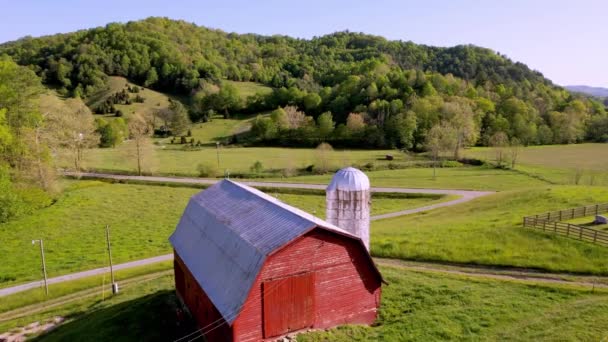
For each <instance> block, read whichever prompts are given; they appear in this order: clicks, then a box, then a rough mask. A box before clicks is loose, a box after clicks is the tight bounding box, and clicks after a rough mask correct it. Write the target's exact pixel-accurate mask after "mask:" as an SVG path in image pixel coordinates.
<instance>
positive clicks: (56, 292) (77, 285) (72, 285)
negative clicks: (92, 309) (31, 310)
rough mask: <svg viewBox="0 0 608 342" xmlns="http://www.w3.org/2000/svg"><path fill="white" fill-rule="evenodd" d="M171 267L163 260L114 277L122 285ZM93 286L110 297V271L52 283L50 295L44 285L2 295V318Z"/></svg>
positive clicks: (120, 272)
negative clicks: (24, 308) (132, 279)
mask: <svg viewBox="0 0 608 342" xmlns="http://www.w3.org/2000/svg"><path fill="white" fill-rule="evenodd" d="M171 269H173V262H172V261H163V262H159V263H156V264H150V265H146V266H139V267H133V268H129V269H125V270H119V271H115V272H114V279H115V280H116V282H118V283H119V286H120V283H122V282H123V281H125V280H128V279H131V278H136V277H139V276H142V275H146V274H150V273H155V272H160V271H165V270H171ZM102 286H103V289H105V290H104V291H102ZM92 288H93V289H95V290H94V291H95V292H97V293H98V294H99V296H98V297H99V298H106V297H110V295H111V293H112V289H111V281H110V274H109V272H108V273H107V274H103V275H98V276H92V277H87V278H82V279H78V280H72V281H68V282H63V283H58V284H50V285H49V295H48V296H46V295H45V292H44V287H42V286H41V287H40V288H37V289H31V290H27V291H23V292H19V293H16V294H13V295H9V296H4V297H0V304H1V305H0V320H1V319H2V315H1V313H3V312H7V311H11V310H14V309H16V308H22V307H24V306H29V305H34V304H41V305H46V304H47V303H48V301H51V300H53V299H56V298H60V297H63V296H66V295H69V294H72V293H74V292H79V291H83V290H88V289H92Z"/></svg>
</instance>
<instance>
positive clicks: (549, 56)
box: [0, 0, 608, 87]
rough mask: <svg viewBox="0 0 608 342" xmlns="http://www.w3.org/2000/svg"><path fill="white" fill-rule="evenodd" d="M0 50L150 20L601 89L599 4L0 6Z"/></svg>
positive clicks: (178, 0)
mask: <svg viewBox="0 0 608 342" xmlns="http://www.w3.org/2000/svg"><path fill="white" fill-rule="evenodd" d="M0 5H1V6H0V8H1V9H2V10H1V11H0V42H4V41H8V40H14V39H17V38H20V37H23V36H26V35H31V36H40V35H45V34H52V33H59V32H70V31H74V30H78V29H83V28H90V27H96V26H101V25H105V24H106V23H108V22H116V21H118V22H126V21H129V20H137V19H142V18H146V17H149V16H166V17H169V18H173V19H184V20H186V21H189V22H194V23H196V24H198V25H203V26H207V27H212V28H219V29H222V30H224V31H228V32H239V33H247V32H253V33H259V34H286V35H290V36H295V37H303V38H310V37H313V36H320V35H323V34H328V33H331V32H335V31H341V30H347V29H348V30H350V31H356V32H365V33H370V34H376V35H381V36H384V37H387V38H389V39H401V40H411V41H413V42H415V43H421V44H427V45H436V46H453V45H457V44H468V43H471V44H475V45H479V46H484V47H488V48H491V49H493V50H496V51H499V52H500V53H503V54H506V55H507V56H509V57H510V58H511V59H513V60H516V61H520V62H523V63H526V64H527V65H529V66H530V67H531V68H533V69H536V70H539V71H541V72H542V73H543V74H544V75H545V76H547V77H548V78H550V79H552V80H553V81H554V82H556V83H558V84H561V85H570V84H586V85H591V86H603V87H608V64H607V61H608V20H606V19H607V18H608V1H607V0H485V1H483V0H401V1H399V0H375V1H372V0H369V1H363V0H350V1H342V0H300V1H297V2H296V1H288V0H257V1H255V0H214V1H206V0H192V1H182V0H172V1H160V0H147V1H139V0H138V1H135V0H104V1H93V0H89V1H86V0H82V1H77V0H0Z"/></svg>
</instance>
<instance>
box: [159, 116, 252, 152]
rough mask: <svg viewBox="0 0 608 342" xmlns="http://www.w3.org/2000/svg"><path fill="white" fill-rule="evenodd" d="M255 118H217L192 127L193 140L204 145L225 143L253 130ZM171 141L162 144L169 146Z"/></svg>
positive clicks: (176, 146) (164, 141)
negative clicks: (235, 136) (233, 136)
mask: <svg viewBox="0 0 608 342" xmlns="http://www.w3.org/2000/svg"><path fill="white" fill-rule="evenodd" d="M254 118H255V117H254V116H249V117H244V118H233V119H223V118H220V117H219V116H216V117H214V118H213V120H211V121H209V122H204V123H196V124H194V125H192V130H191V131H192V139H194V141H195V142H198V141H200V142H201V143H202V144H215V143H216V142H220V143H223V141H224V140H225V139H228V138H230V137H231V136H232V135H234V134H237V133H240V132H244V131H247V130H249V129H250V128H251V121H252V120H253V119H254ZM170 140H171V139H162V143H164V144H167V141H170ZM167 147H174V148H181V146H180V145H174V146H171V145H168V146H167ZM214 147H215V146H214Z"/></svg>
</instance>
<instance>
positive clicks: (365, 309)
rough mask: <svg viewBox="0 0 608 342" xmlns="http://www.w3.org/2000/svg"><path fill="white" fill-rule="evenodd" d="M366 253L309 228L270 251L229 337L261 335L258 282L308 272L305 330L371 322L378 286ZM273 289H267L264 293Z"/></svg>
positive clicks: (259, 337)
mask: <svg viewBox="0 0 608 342" xmlns="http://www.w3.org/2000/svg"><path fill="white" fill-rule="evenodd" d="M366 254H367V253H366V252H365V250H363V249H362V248H360V246H359V245H358V244H357V243H356V241H353V240H350V239H343V238H341V237H340V236H339V235H337V234H335V233H332V232H329V231H325V230H323V229H314V230H312V231H311V232H309V233H307V234H305V235H303V236H302V237H300V238H298V239H297V240H295V241H294V242H292V243H291V244H289V245H288V246H286V247H285V248H283V249H281V250H279V251H277V252H276V253H275V254H273V255H271V256H270V257H269V258H268V259H267V260H266V262H265V264H264V266H263V268H262V270H261V272H260V274H259V275H258V277H257V279H256V281H255V283H254V285H253V286H252V289H251V292H250V293H249V295H248V297H247V301H246V302H245V305H244V307H243V310H242V311H241V314H240V315H239V317H238V318H237V320H236V321H235V322H234V327H233V334H234V340H238V341H259V340H262V339H264V338H271V337H272V336H265V331H264V326H263V325H261V324H260V322H263V321H264V307H263V306H264V298H266V296H267V295H268V292H265V288H264V284H265V283H267V282H269V281H279V282H280V281H281V280H284V279H287V278H289V277H292V276H301V275H306V274H312V275H313V278H314V318H313V322H312V325H311V326H310V328H314V329H323V328H328V327H332V326H335V325H339V324H345V323H349V324H371V323H373V322H374V320H375V319H376V317H377V308H378V307H379V305H380V294H381V286H380V285H381V284H380V280H379V279H378V277H377V275H376V273H375V272H374V270H373V268H370V267H369V266H368V265H367V262H368V260H367V255H366ZM273 290H276V287H274V288H271V289H270V292H272V291H273Z"/></svg>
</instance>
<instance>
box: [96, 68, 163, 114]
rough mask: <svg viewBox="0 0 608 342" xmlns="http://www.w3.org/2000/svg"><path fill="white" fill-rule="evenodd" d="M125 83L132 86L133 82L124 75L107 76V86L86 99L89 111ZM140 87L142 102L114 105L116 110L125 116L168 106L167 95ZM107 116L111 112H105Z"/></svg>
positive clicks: (133, 95)
mask: <svg viewBox="0 0 608 342" xmlns="http://www.w3.org/2000/svg"><path fill="white" fill-rule="evenodd" d="M127 85H130V86H134V84H133V83H130V82H128V81H127V80H126V79H125V78H124V77H117V76H111V77H109V78H108V84H107V86H108V87H107V88H106V89H103V90H100V91H98V92H96V93H95V94H93V95H91V96H90V97H89V98H88V99H87V105H88V106H89V108H91V111H93V112H94V111H95V108H97V107H98V106H99V105H101V104H102V103H103V102H104V101H105V100H106V99H107V98H108V97H109V96H111V95H112V94H114V93H116V92H119V91H122V90H123V89H125V87H126V86H127ZM138 87H139V88H140V92H139V93H138V94H139V95H141V96H142V97H143V98H144V99H145V100H144V102H143V103H136V102H133V103H132V104H130V105H122V104H117V105H115V107H116V109H117V110H120V111H121V112H123V114H124V115H125V117H126V118H128V117H129V116H131V115H133V113H136V112H137V113H142V114H150V115H151V114H153V113H154V112H155V111H156V110H158V109H161V108H167V107H169V96H167V95H166V94H163V93H160V92H157V91H154V90H152V89H148V88H144V87H141V86H138ZM130 95H131V98H134V97H135V95H137V94H130ZM104 116H107V117H109V118H112V117H113V114H106V115H104Z"/></svg>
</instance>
